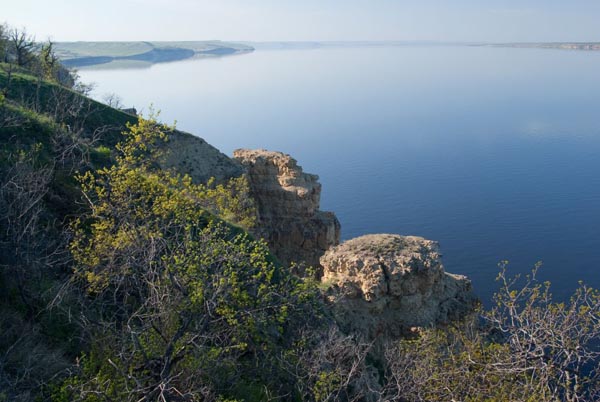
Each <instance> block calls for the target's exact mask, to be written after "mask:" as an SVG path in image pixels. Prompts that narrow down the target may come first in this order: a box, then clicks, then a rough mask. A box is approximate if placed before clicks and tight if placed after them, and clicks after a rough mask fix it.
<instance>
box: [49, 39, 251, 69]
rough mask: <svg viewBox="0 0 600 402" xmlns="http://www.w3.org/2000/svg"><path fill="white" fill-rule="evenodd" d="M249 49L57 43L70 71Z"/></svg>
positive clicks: (175, 44)
mask: <svg viewBox="0 0 600 402" xmlns="http://www.w3.org/2000/svg"><path fill="white" fill-rule="evenodd" d="M253 50H254V48H252V47H251V46H248V45H244V44H239V43H231V42H222V41H182V42H58V43H56V44H55V51H56V55H57V56H58V58H59V59H60V60H61V62H62V63H63V64H64V65H65V66H67V67H86V66H93V65H100V64H109V63H111V66H113V65H119V66H140V67H143V66H147V65H150V64H153V63H161V62H168V61H178V60H185V59H189V58H192V57H218V56H227V55H233V54H238V53H245V52H251V51H253Z"/></svg>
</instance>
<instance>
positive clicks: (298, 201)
mask: <svg viewBox="0 0 600 402" xmlns="http://www.w3.org/2000/svg"><path fill="white" fill-rule="evenodd" d="M233 155H234V158H235V159H236V160H237V161H239V162H240V163H241V164H242V165H243V167H244V168H245V169H246V173H247V175H248V181H249V184H250V193H251V196H252V197H253V198H254V200H255V201H256V202H257V206H258V214H259V217H258V225H257V226H258V228H259V229H258V233H256V235H258V236H260V237H262V238H264V239H266V240H267V242H268V243H269V246H270V248H271V250H272V252H273V253H274V254H275V255H276V256H277V257H278V258H279V259H280V260H281V262H283V263H285V264H289V263H291V262H297V263H302V262H304V263H306V264H307V265H308V266H313V267H317V268H318V266H319V258H320V257H321V256H322V255H323V253H325V251H326V250H328V249H329V248H330V247H332V246H335V245H337V244H339V241H340V223H339V221H338V219H337V218H336V216H335V214H333V213H332V212H323V211H320V210H319V203H320V198H321V184H320V183H319V182H318V179H319V177H318V176H317V175H313V174H308V173H304V172H303V171H302V168H301V167H300V166H298V163H297V162H296V160H295V159H294V158H292V157H291V156H290V155H286V154H283V153H281V152H272V151H266V150H247V149H238V150H236V151H234V154H233Z"/></svg>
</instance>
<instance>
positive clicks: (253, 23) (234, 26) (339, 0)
mask: <svg viewBox="0 0 600 402" xmlns="http://www.w3.org/2000/svg"><path fill="white" fill-rule="evenodd" d="M0 1H2V3H4V4H2V6H1V7H0V21H5V22H7V23H9V24H10V25H13V26H17V27H26V28H27V29H28V31H29V32H31V33H33V34H35V35H36V37H37V39H45V38H48V37H51V38H52V39H54V40H57V41H65V40H202V39H223V40H249V41H251V40H253V41H269V40H440V41H491V42H504V41H600V1H599V0H571V1H567V0H497V1H491V0H293V1H292V0H213V1H207V0H102V1H97V0H54V1H49V0H37V1H36V0H18V1H9V0H0Z"/></svg>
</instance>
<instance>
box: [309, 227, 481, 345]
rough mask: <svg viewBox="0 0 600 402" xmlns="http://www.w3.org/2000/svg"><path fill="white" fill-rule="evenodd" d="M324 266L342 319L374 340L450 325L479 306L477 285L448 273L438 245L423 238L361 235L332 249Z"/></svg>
mask: <svg viewBox="0 0 600 402" xmlns="http://www.w3.org/2000/svg"><path fill="white" fill-rule="evenodd" d="M321 265H322V266H323V277H322V278H321V281H322V282H323V284H324V285H325V286H326V287H327V293H326V295H327V298H328V300H329V301H330V303H331V306H332V310H333V312H334V314H335V317H336V321H337V322H338V324H339V325H340V327H341V328H342V329H343V330H345V331H347V332H355V333H356V332H358V333H360V334H363V335H364V336H366V337H367V338H368V339H374V338H377V337H383V338H387V339H390V338H397V337H400V336H403V335H405V334H407V333H408V332H409V331H410V329H411V327H423V326H430V325H439V324H445V323H448V322H449V321H452V320H456V319H459V318H461V317H462V316H464V315H466V314H468V313H469V312H470V311H472V310H473V308H474V307H475V305H476V302H477V300H476V298H475V296H474V294H473V292H472V287H471V281H470V280H469V279H467V278H466V277H465V276H462V275H453V274H449V273H447V272H445V271H444V267H443V265H442V261H441V255H440V251H439V245H438V243H437V242H434V241H431V240H427V239H424V238H422V237H416V236H400V235H393V234H375V235H366V236H361V237H357V238H355V239H352V240H348V241H346V242H344V243H343V244H341V245H339V246H336V247H333V248H331V249H330V250H328V251H327V252H326V253H325V255H324V256H323V257H322V258H321Z"/></svg>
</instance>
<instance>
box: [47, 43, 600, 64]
mask: <svg viewBox="0 0 600 402" xmlns="http://www.w3.org/2000/svg"><path fill="white" fill-rule="evenodd" d="M390 46H392V47H396V46H486V47H503V48H505V47H511V48H537V49H563V50H587V51H598V50H600V42H515V43H482V42H436V41H335V42H334V41H324V42H320V41H272V42H223V41H179V42H142V41H140V42H58V43H56V53H57V55H58V57H59V58H60V59H61V61H62V63H63V64H64V65H65V66H67V67H70V68H81V67H89V66H100V65H103V64H106V65H107V67H109V68H110V67H148V66H150V65H152V64H154V63H164V62H171V61H180V60H186V59H190V58H193V57H220V56H229V55H234V54H241V53H247V52H252V51H254V50H255V49H257V50H294V49H320V48H340V47H390Z"/></svg>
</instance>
